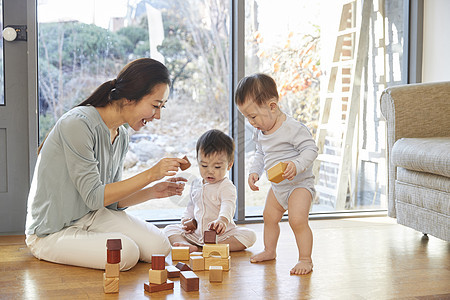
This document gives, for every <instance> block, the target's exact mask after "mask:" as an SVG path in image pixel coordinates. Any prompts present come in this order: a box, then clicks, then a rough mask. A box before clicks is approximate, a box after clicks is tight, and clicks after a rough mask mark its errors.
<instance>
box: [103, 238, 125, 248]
mask: <svg viewBox="0 0 450 300" xmlns="http://www.w3.org/2000/svg"><path fill="white" fill-rule="evenodd" d="M106 249H108V250H122V240H121V239H108V240H107V241H106Z"/></svg>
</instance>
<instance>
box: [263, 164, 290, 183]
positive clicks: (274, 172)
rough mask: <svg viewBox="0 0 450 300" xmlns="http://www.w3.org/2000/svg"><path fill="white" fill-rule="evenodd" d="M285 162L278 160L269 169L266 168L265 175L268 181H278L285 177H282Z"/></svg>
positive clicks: (285, 165)
mask: <svg viewBox="0 0 450 300" xmlns="http://www.w3.org/2000/svg"><path fill="white" fill-rule="evenodd" d="M286 167H287V164H286V163H283V162H279V163H278V164H276V165H275V166H273V167H272V168H270V169H269V170H267V177H268V179H269V181H272V182H274V183H280V182H282V181H283V180H284V179H285V178H283V173H284V171H286Z"/></svg>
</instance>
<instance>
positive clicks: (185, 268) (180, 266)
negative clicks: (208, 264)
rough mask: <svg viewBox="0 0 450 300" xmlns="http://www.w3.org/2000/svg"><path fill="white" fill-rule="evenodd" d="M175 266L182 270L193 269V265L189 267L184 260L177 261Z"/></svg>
mask: <svg viewBox="0 0 450 300" xmlns="http://www.w3.org/2000/svg"><path fill="white" fill-rule="evenodd" d="M175 267H176V268H177V269H178V270H180V271H192V269H191V267H189V266H188V265H187V264H185V263H184V262H179V263H177V265H176V266H175Z"/></svg>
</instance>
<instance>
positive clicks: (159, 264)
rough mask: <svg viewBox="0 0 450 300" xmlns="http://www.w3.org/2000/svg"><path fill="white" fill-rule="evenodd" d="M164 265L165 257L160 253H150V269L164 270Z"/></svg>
mask: <svg viewBox="0 0 450 300" xmlns="http://www.w3.org/2000/svg"><path fill="white" fill-rule="evenodd" d="M165 266H166V257H165V256H164V255H162V254H154V255H152V269H153V270H164V268H165Z"/></svg>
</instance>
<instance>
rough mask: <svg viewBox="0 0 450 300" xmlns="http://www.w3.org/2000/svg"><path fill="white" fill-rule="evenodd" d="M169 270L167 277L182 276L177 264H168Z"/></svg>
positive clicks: (167, 268)
mask: <svg viewBox="0 0 450 300" xmlns="http://www.w3.org/2000/svg"><path fill="white" fill-rule="evenodd" d="M166 270H167V277H169V278H175V277H180V269H178V268H177V267H175V266H166Z"/></svg>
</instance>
